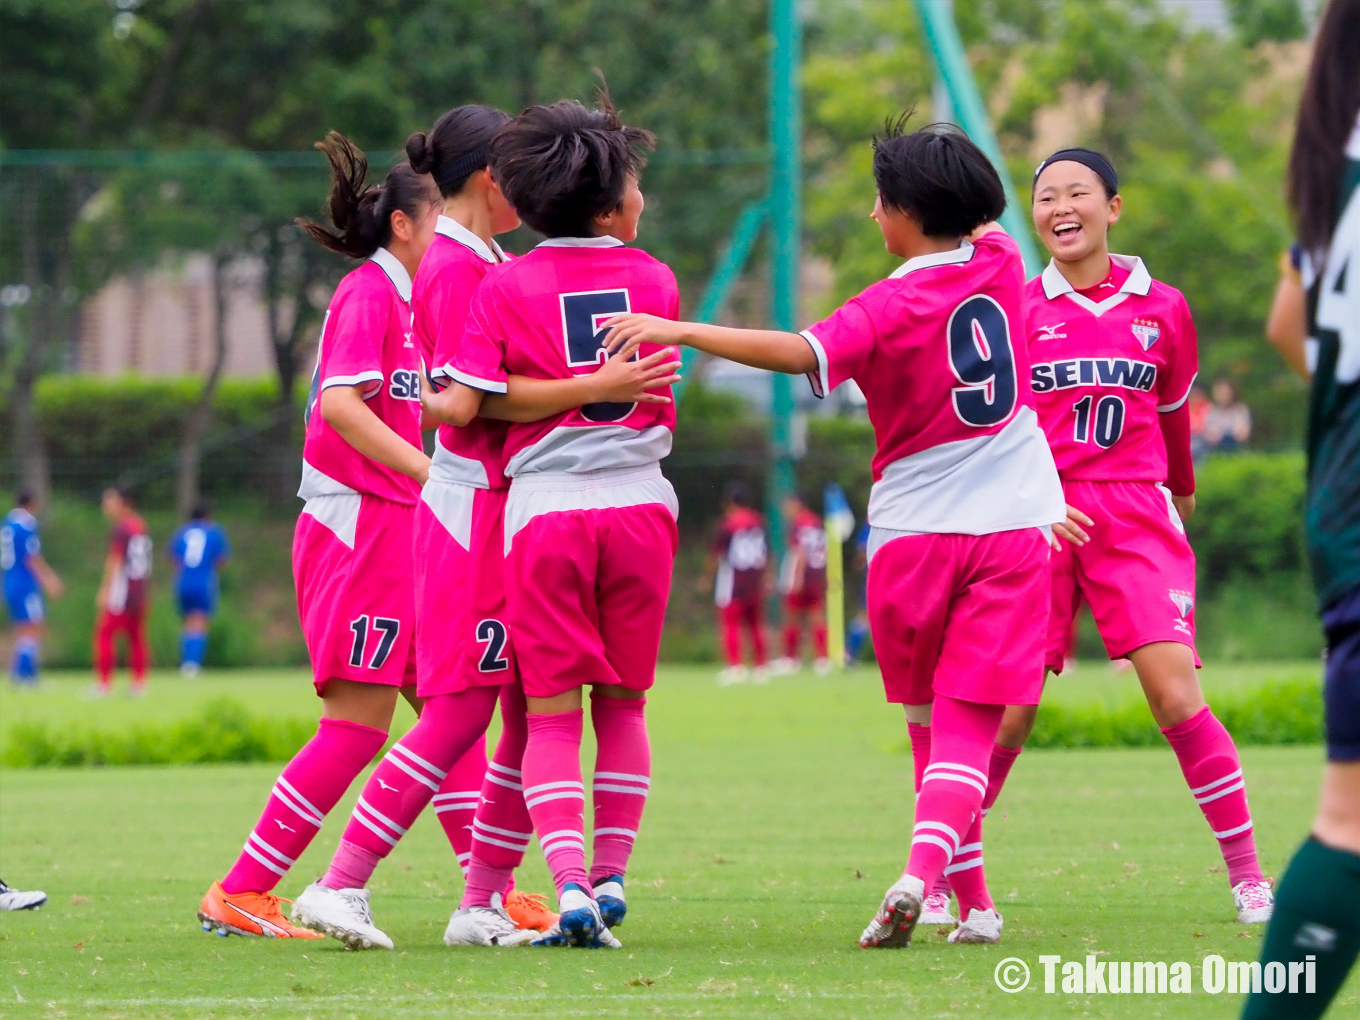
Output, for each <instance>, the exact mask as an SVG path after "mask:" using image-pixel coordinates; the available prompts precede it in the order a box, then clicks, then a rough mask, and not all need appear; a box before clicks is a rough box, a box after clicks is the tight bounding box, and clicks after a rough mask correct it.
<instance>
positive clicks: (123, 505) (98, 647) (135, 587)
mask: <svg viewBox="0 0 1360 1020" xmlns="http://www.w3.org/2000/svg"><path fill="white" fill-rule="evenodd" d="M102 508H103V511H104V516H105V517H107V518H108V519H109V520H110V521H112V522H113V533H112V534H111V535H110V536H109V551H108V554H107V555H106V556H105V557H104V576H103V579H102V580H100V582H99V593H98V594H97V595H96V596H95V611H96V613H97V614H98V615H97V617H96V619H95V625H94V668H95V673H96V676H97V681H96V684H95V693H96V694H97V695H99V696H100V697H103V696H105V695H107V694H108V693H109V692H110V691H112V690H113V666H114V660H115V658H116V657H117V652H116V649H115V646H114V641H115V639H116V638H117V636H118V635H119V634H123V635H125V636H126V637H127V642H128V666H129V667H130V668H131V670H132V688H131V690H132V693H133V694H134V695H141V694H145V693H146V671H147V667H148V666H149V665H150V658H151V656H150V651H149V650H148V648H147V643H146V611H147V579H148V578H149V577H150V576H151V536H150V535H149V534H148V533H147V530H146V524H145V522H143V520H142V519H141V518H140V517H139V516H137V511H136V510H135V509H133V504H132V494H131V493H130V492H128V491H127V490H126V489H122V488H119V487H117V486H110V487H109V488H107V489H105V490H104V497H103V501H102Z"/></svg>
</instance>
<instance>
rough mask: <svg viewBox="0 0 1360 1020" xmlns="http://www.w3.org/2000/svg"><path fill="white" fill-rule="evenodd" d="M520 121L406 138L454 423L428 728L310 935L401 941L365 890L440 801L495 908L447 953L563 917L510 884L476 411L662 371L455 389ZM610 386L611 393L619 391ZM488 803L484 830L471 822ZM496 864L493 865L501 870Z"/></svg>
mask: <svg viewBox="0 0 1360 1020" xmlns="http://www.w3.org/2000/svg"><path fill="white" fill-rule="evenodd" d="M509 120H510V118H509V116H508V115H506V114H504V113H502V112H500V111H499V110H495V109H492V108H490V107H485V106H464V107H458V108H456V109H454V110H450V111H449V112H448V113H446V114H445V115H444V116H443V117H441V118H440V119H439V121H437V122H436V124H435V126H434V128H433V129H432V130H431V131H430V133H429V134H428V135H427V134H424V133H419V132H418V133H416V134H414V135H412V136H411V138H410V139H409V140H408V142H407V155H408V156H409V157H410V160H411V165H412V167H413V168H415V169H416V170H419V171H428V172H429V173H430V174H431V175H432V176H433V178H434V181H435V183H436V185H437V186H438V187H439V190H440V193H441V195H442V196H443V215H441V216H440V217H439V220H438V223H437V225H436V227H435V236H434V238H433V240H432V241H431V242H430V247H429V250H428V251H427V252H426V253H425V257H424V258H423V259H422V260H421V263H420V269H419V270H418V271H417V272H416V275H415V280H414V283H413V286H412V308H413V312H414V322H415V333H416V339H417V341H418V343H419V344H420V348H421V351H422V355H421V356H422V358H424V360H425V362H426V364H428V365H433V366H435V367H434V368H433V369H432V370H431V372H430V376H431V379H432V382H433V385H435V386H437V385H439V383H440V382H441V381H442V382H443V383H444V386H445V389H444V390H443V392H441V393H440V394H438V395H436V396H433V397H432V396H430V394H429V392H428V391H425V390H422V398H423V400H424V401H425V402H426V404H427V405H428V409H429V410H430V412H431V417H433V418H434V419H436V420H437V421H445V422H448V421H452V422H454V423H455V424H448V423H446V424H443V425H441V427H440V429H439V433H438V435H437V437H436V440H435V455H434V459H433V462H432V464H431V466H430V477H429V480H428V481H427V482H426V483H425V486H424V487H423V488H422V490H421V494H420V502H419V503H418V504H417V507H416V513H415V526H414V532H415V614H416V634H415V656H416V693H417V695H418V696H419V697H420V699H421V701H422V704H421V710H420V720H419V721H418V722H417V723H416V725H415V726H414V727H412V729H411V730H410V732H408V733H407V734H406V735H405V736H403V737H402V738H401V739H400V740H399V741H397V743H396V744H395V745H393V747H392V749H391V750H390V751H389V752H388V753H387V755H386V756H385V757H384V758H383V760H382V761H381V762H380V763H379V765H378V768H377V769H376V770H375V771H374V773H373V775H372V777H371V778H370V779H369V781H368V783H367V785H366V786H365V787H364V790H363V792H362V794H361V795H360V797H359V802H358V804H357V805H356V807H355V809H354V813H353V815H352V817H351V819H350V822H349V825H348V826H347V827H346V830H345V834H344V836H343V838H342V839H341V840H340V845H339V847H338V848H337V850H336V853H335V856H334V858H333V860H332V862H331V866H330V868H329V870H328V871H327V872H326V874H325V876H323V877H322V878H321V880H320V881H319V882H317V883H316V884H314V885H312V886H309V887H308V888H307V890H306V891H305V892H303V894H302V895H301V896H300V897H299V898H298V901H297V905H296V908H295V913H296V914H298V915H299V916H301V917H304V918H305V921H306V923H307V924H308V926H309V927H314V928H317V929H318V930H321V931H325V932H326V933H328V934H331V935H334V936H335V937H337V938H339V939H341V940H342V941H344V942H346V944H347V945H351V946H352V947H354V948H367V947H369V946H373V945H385V944H390V939H388V938H387V936H386V935H385V933H382V932H381V931H379V930H378V929H376V927H375V926H374V925H373V923H372V916H371V913H370V912H369V911H368V910H367V909H366V907H367V904H366V902H365V901H364V900H363V899H362V897H361V896H358V895H356V894H358V893H360V892H361V891H362V890H363V889H364V886H365V885H366V883H367V881H368V879H369V877H370V876H371V874H372V873H373V870H374V869H375V867H376V866H377V864H378V862H379V861H380V860H382V859H383V858H384V857H386V856H387V854H388V853H390V852H391V850H392V849H393V848H394V847H395V846H396V844H397V842H398V841H399V840H400V839H401V838H402V836H403V835H405V833H406V831H407V830H408V829H409V828H410V826H411V825H412V824H413V823H414V822H415V820H416V818H417V816H418V815H419V814H420V812H421V811H422V810H423V809H424V808H425V806H426V805H427V804H429V803H431V802H433V804H434V808H435V812H436V815H437V817H438V818H439V820H440V822H441V823H442V824H443V826H444V829H445V831H446V833H447V834H448V836H449V840H450V842H451V843H452V844H453V846H454V849H455V852H456V853H457V854H458V856H459V863H460V865H462V866H463V868H464V873H465V875H470V878H469V881H470V882H471V883H472V884H473V885H486V886H487V889H488V890H489V893H490V901H491V905H490V906H488V907H484V908H483V907H479V908H476V909H474V910H459V911H458V912H457V913H455V914H454V916H453V918H452V919H451V920H450V922H449V927H448V930H447V931H446V932H445V936H444V940H445V942H446V943H448V944H450V945H480V946H490V945H502V946H505V945H515V944H520V943H522V942H523V941H525V940H526V939H527V938H528V937H531V935H532V934H533V933H534V932H535V931H537V930H545V929H547V928H548V927H550V926H551V924H552V923H553V922H554V921H555V920H556V915H554V914H552V913H551V912H550V911H548V910H547V909H546V908H545V907H544V906H543V905H542V904H541V903H539V902H537V900H536V899H535V898H531V897H526V896H524V895H522V894H519V893H517V892H515V891H514V890H513V888H512V883H511V874H512V871H513V869H514V867H515V866H517V865H518V864H519V862H520V860H521V858H522V856H523V852H524V848H525V847H526V846H527V845H528V842H529V840H530V838H531V837H532V835H533V833H532V829H531V827H530V823H529V818H528V813H527V811H526V809H525V806H524V797H523V795H522V793H521V792H520V784H519V769H520V756H521V755H522V753H523V748H524V742H525V738H526V727H525V723H524V697H523V694H522V692H521V691H520V687H519V684H518V679H517V673H516V671H515V668H514V658H513V652H512V644H511V641H510V631H509V627H508V625H507V624H506V622H505V595H504V584H503V579H502V574H503V567H502V563H503V560H504V549H503V540H502V527H501V522H502V519H503V511H504V505H505V495H506V487H507V485H508V482H507V481H506V479H505V476H504V473H503V471H502V463H501V462H502V450H503V447H504V443H505V432H506V425H505V423H503V422H500V421H493V420H491V419H488V418H477V417H473V415H474V414H475V411H476V410H477V407H478V405H480V409H481V410H482V412H483V413H485V414H490V413H502V414H505V415H508V416H510V417H515V416H519V417H528V418H533V417H539V416H542V415H544V414H549V413H554V412H556V411H557V410H559V409H560V408H561V407H563V406H577V405H579V404H581V403H584V402H587V401H589V400H593V399H607V398H610V397H631V396H633V395H634V393H635V391H638V390H639V387H637V385H636V384H635V383H634V382H632V381H631V379H632V377H633V376H635V375H637V374H639V373H641V374H643V375H646V374H647V373H648V372H651V373H652V374H656V370H655V369H652V368H650V366H649V365H648V364H646V363H642V362H630V361H627V360H626V359H625V358H619V359H617V360H615V361H611V363H610V364H609V365H608V366H606V369H605V370H604V371H602V372H600V373H597V374H596V375H594V376H591V377H588V378H586V379H583V380H581V382H580V383H577V382H576V381H574V380H573V381H567V380H553V381H540V380H524V379H513V380H511V387H509V388H510V389H511V392H510V393H507V394H497V395H494V396H490V397H489V399H487V400H486V401H485V402H484V403H483V402H482V401H481V399H480V398H481V397H482V395H483V394H482V392H481V391H479V390H472V389H468V388H466V387H461V386H460V385H459V384H457V383H456V382H455V383H454V384H453V387H452V389H450V388H448V384H449V382H450V380H451V379H452V378H453V372H454V371H455V370H453V369H452V368H451V367H450V364H449V362H450V360H451V359H452V357H453V356H454V354H455V352H456V351H457V348H458V345H459V343H460V342H461V340H462V336H463V331H464V327H465V325H466V319H467V309H468V305H469V302H470V300H471V297H472V293H473V291H474V290H475V289H476V288H477V286H478V285H479V284H480V282H481V281H482V279H483V278H484V277H485V276H486V275H487V274H488V272H489V271H490V270H491V269H492V268H493V267H494V266H497V265H500V264H502V263H504V262H505V261H506V260H507V258H508V257H507V256H506V254H505V253H504V252H503V251H502V250H501V249H500V246H499V245H498V244H497V243H496V241H495V239H494V235H495V234H498V233H504V232H505V231H507V230H513V229H514V228H515V227H516V226H518V225H519V217H518V216H517V215H516V214H515V212H514V210H513V209H512V208H511V207H510V204H509V203H508V202H507V201H506V199H505V197H504V195H502V194H501V191H500V189H499V187H497V185H496V183H495V181H494V180H492V178H491V175H490V172H489V170H488V167H487V158H488V157H487V147H488V144H489V143H490V141H491V138H492V136H493V135H494V134H495V133H496V131H497V130H498V129H499V128H501V127H502V126H503V125H504V124H506V123H507V122H508V121H509ZM661 374H663V375H668V374H669V369H662V370H661ZM620 378H622V379H623V381H624V385H623V388H622V389H619V388H618V386H617V384H618V381H619V379H620ZM611 384H614V386H615V389H613V390H611V389H609V388H608V387H609V386H610V385H611ZM644 385H645V384H644ZM526 390H527V393H526ZM467 396H472V397H475V398H477V399H476V403H475V404H473V405H471V407H470V408H468V407H463V408H462V409H461V411H460V403H462V404H465V403H466V400H463V401H461V402H460V399H459V398H460V397H464V398H465V397H467ZM545 398H546V400H547V403H545ZM554 400H555V401H556V403H553V401H554ZM498 695H499V701H500V704H501V718H502V722H503V732H502V739H501V742H500V744H499V746H498V747H497V752H496V761H495V762H494V763H493V764H492V766H491V769H490V773H489V774H488V767H487V760H486V750H485V747H486V743H485V732H486V728H487V725H488V723H489V722H490V720H491V715H492V712H493V710H494V708H495V705H496V703H497V700H498ZM479 805H481V806H480V810H481V819H480V821H478V822H476V823H474V815H475V813H476V812H477V811H478V810H479ZM474 844H475V845H476V846H477V847H478V856H477V858H476V859H474V858H473V846H474ZM488 860H489V861H491V862H492V863H493V864H494V868H492V873H490V874H488V868H487V864H486V862H487V861H488ZM474 871H475V872H476V873H475V874H472V872H474ZM488 882H489V883H490V884H489V885H488ZM526 932H528V933H529V934H527V935H526Z"/></svg>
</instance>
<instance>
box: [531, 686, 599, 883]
mask: <svg viewBox="0 0 1360 1020" xmlns="http://www.w3.org/2000/svg"><path fill="white" fill-rule="evenodd" d="M526 718H527V719H528V723H529V742H528V744H527V745H526V746H525V748H524V766H523V772H524V779H523V782H524V803H525V805H526V806H527V807H528V809H529V817H530V818H532V819H533V822H534V832H536V833H537V834H538V844H539V846H540V847H542V849H543V856H544V857H545V858H547V861H548V869H549V870H550V871H551V872H552V877H553V884H554V885H555V886H557V892H558V895H559V897H560V895H561V893H562V890H563V889H564V888H565V887H566V886H567V885H568V884H569V883H575V884H576V885H578V886H580V887H581V888H582V889H586V888H589V881H588V879H587V876H586V840H585V806H586V793H585V785H584V784H583V783H582V782H581V731H582V728H583V723H584V719H585V713H584V712H582V711H581V710H580V709H579V708H578V709H577V710H576V711H574V712H561V713H558V714H555V715H529V716H527V717H526Z"/></svg>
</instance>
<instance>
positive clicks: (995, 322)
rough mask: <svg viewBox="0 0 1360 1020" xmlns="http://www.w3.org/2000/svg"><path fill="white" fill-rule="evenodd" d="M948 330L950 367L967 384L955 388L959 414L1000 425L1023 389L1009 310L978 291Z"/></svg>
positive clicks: (967, 421)
mask: <svg viewBox="0 0 1360 1020" xmlns="http://www.w3.org/2000/svg"><path fill="white" fill-rule="evenodd" d="M946 332H947V333H948V339H949V367H950V369H951V370H952V371H953V373H954V378H956V379H957V380H958V381H959V382H960V383H962V384H963V385H962V386H955V387H954V391H953V398H954V413H955V414H957V415H958V416H959V420H960V421H962V422H963V423H964V424H965V425H972V426H975V427H976V428H988V427H990V426H992V425H999V424H1001V422H1003V421H1005V420H1006V419H1007V418H1009V417H1010V416H1011V412H1012V411H1014V410H1015V399H1016V394H1017V390H1018V388H1017V386H1016V380H1015V352H1014V351H1013V350H1012V349H1011V331H1010V324H1009V323H1008V322H1007V321H1006V313H1005V311H1004V310H1003V309H1002V307H1001V306H1000V305H999V304H997V303H996V302H995V301H993V300H992V299H991V298H989V297H988V296H987V295H985V294H974V295H973V296H972V297H970V298H968V299H967V300H965V301H964V302H963V303H962V304H960V305H959V306H958V307H957V308H955V309H954V312H953V314H952V315H950V316H949V326H948V329H947V330H946Z"/></svg>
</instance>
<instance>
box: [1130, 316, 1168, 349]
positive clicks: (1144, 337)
mask: <svg viewBox="0 0 1360 1020" xmlns="http://www.w3.org/2000/svg"><path fill="white" fill-rule="evenodd" d="M1129 329H1131V330H1133V335H1134V337H1136V338H1137V340H1138V342H1139V343H1140V344H1142V345H1143V350H1145V351H1146V350H1147V349H1148V348H1150V347H1151V346H1152V345H1153V344H1155V343H1156V342H1157V339H1158V337H1160V336H1161V335H1162V328H1161V327H1160V326H1158V325H1157V324H1156V323H1155V322H1153V321H1152V320H1150V319H1134V320H1133V322H1132V324H1131V325H1130V326H1129Z"/></svg>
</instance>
